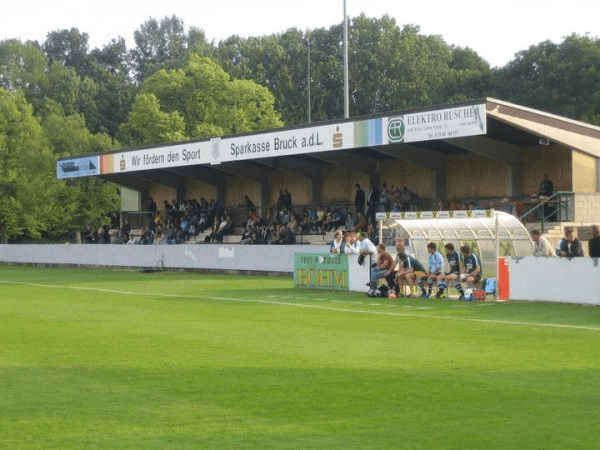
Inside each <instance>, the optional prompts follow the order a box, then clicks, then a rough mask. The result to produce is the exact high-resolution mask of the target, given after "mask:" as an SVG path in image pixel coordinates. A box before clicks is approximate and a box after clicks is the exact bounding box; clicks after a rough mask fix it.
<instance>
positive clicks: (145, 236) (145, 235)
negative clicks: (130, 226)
mask: <svg viewBox="0 0 600 450" xmlns="http://www.w3.org/2000/svg"><path fill="white" fill-rule="evenodd" d="M153 243H154V232H153V231H152V230H149V229H148V228H143V229H142V237H141V239H140V244H142V245H152V244H153Z"/></svg>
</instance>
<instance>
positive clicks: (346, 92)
mask: <svg viewBox="0 0 600 450" xmlns="http://www.w3.org/2000/svg"><path fill="white" fill-rule="evenodd" d="M348 117H350V95H349V88H348V15H347V14H346V0H344V118H345V119H347V118H348Z"/></svg>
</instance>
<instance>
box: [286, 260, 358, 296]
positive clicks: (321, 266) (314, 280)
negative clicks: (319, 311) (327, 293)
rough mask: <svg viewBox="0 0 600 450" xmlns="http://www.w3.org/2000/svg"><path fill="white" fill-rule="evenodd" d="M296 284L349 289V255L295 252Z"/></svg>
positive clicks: (319, 287)
mask: <svg viewBox="0 0 600 450" xmlns="http://www.w3.org/2000/svg"><path fill="white" fill-rule="evenodd" d="M294 286H296V287H302V288H310V289H333V290H342V291H347V290H348V256H346V255H333V254H331V253H296V254H294Z"/></svg>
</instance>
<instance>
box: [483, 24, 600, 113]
mask: <svg viewBox="0 0 600 450" xmlns="http://www.w3.org/2000/svg"><path fill="white" fill-rule="evenodd" d="M493 83H494V89H495V91H496V94H497V96H498V97H500V98H503V99H506V100H510V101H513V102H516V103H520V104H523V105H527V106H531V107H534V108H539V109H542V110H545V111H550V112H553V113H555V114H560V115H564V116H567V117H571V118H574V119H583V120H587V121H591V122H595V123H600V122H598V116H599V115H600V40H599V39H592V38H590V37H587V36H577V35H575V34H573V35H571V36H568V37H567V38H565V40H564V41H563V42H562V43H560V44H554V43H552V42H550V41H546V42H542V43H540V44H538V45H534V46H531V47H529V49H527V50H524V51H522V52H519V53H518V54H517V57H516V58H515V59H514V60H513V61H511V62H510V63H509V64H508V65H507V66H506V67H504V68H502V69H500V70H498V71H497V72H496V73H495V75H494V78H493Z"/></svg>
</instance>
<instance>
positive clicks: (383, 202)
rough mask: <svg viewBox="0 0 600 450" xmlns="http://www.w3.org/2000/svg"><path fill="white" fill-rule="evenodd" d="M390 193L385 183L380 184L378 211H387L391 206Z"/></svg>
mask: <svg viewBox="0 0 600 450" xmlns="http://www.w3.org/2000/svg"><path fill="white" fill-rule="evenodd" d="M390 196H391V193H390V188H388V186H387V184H385V183H382V184H381V193H380V194H379V211H383V212H385V211H389V210H390V208H391V197H390Z"/></svg>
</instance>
